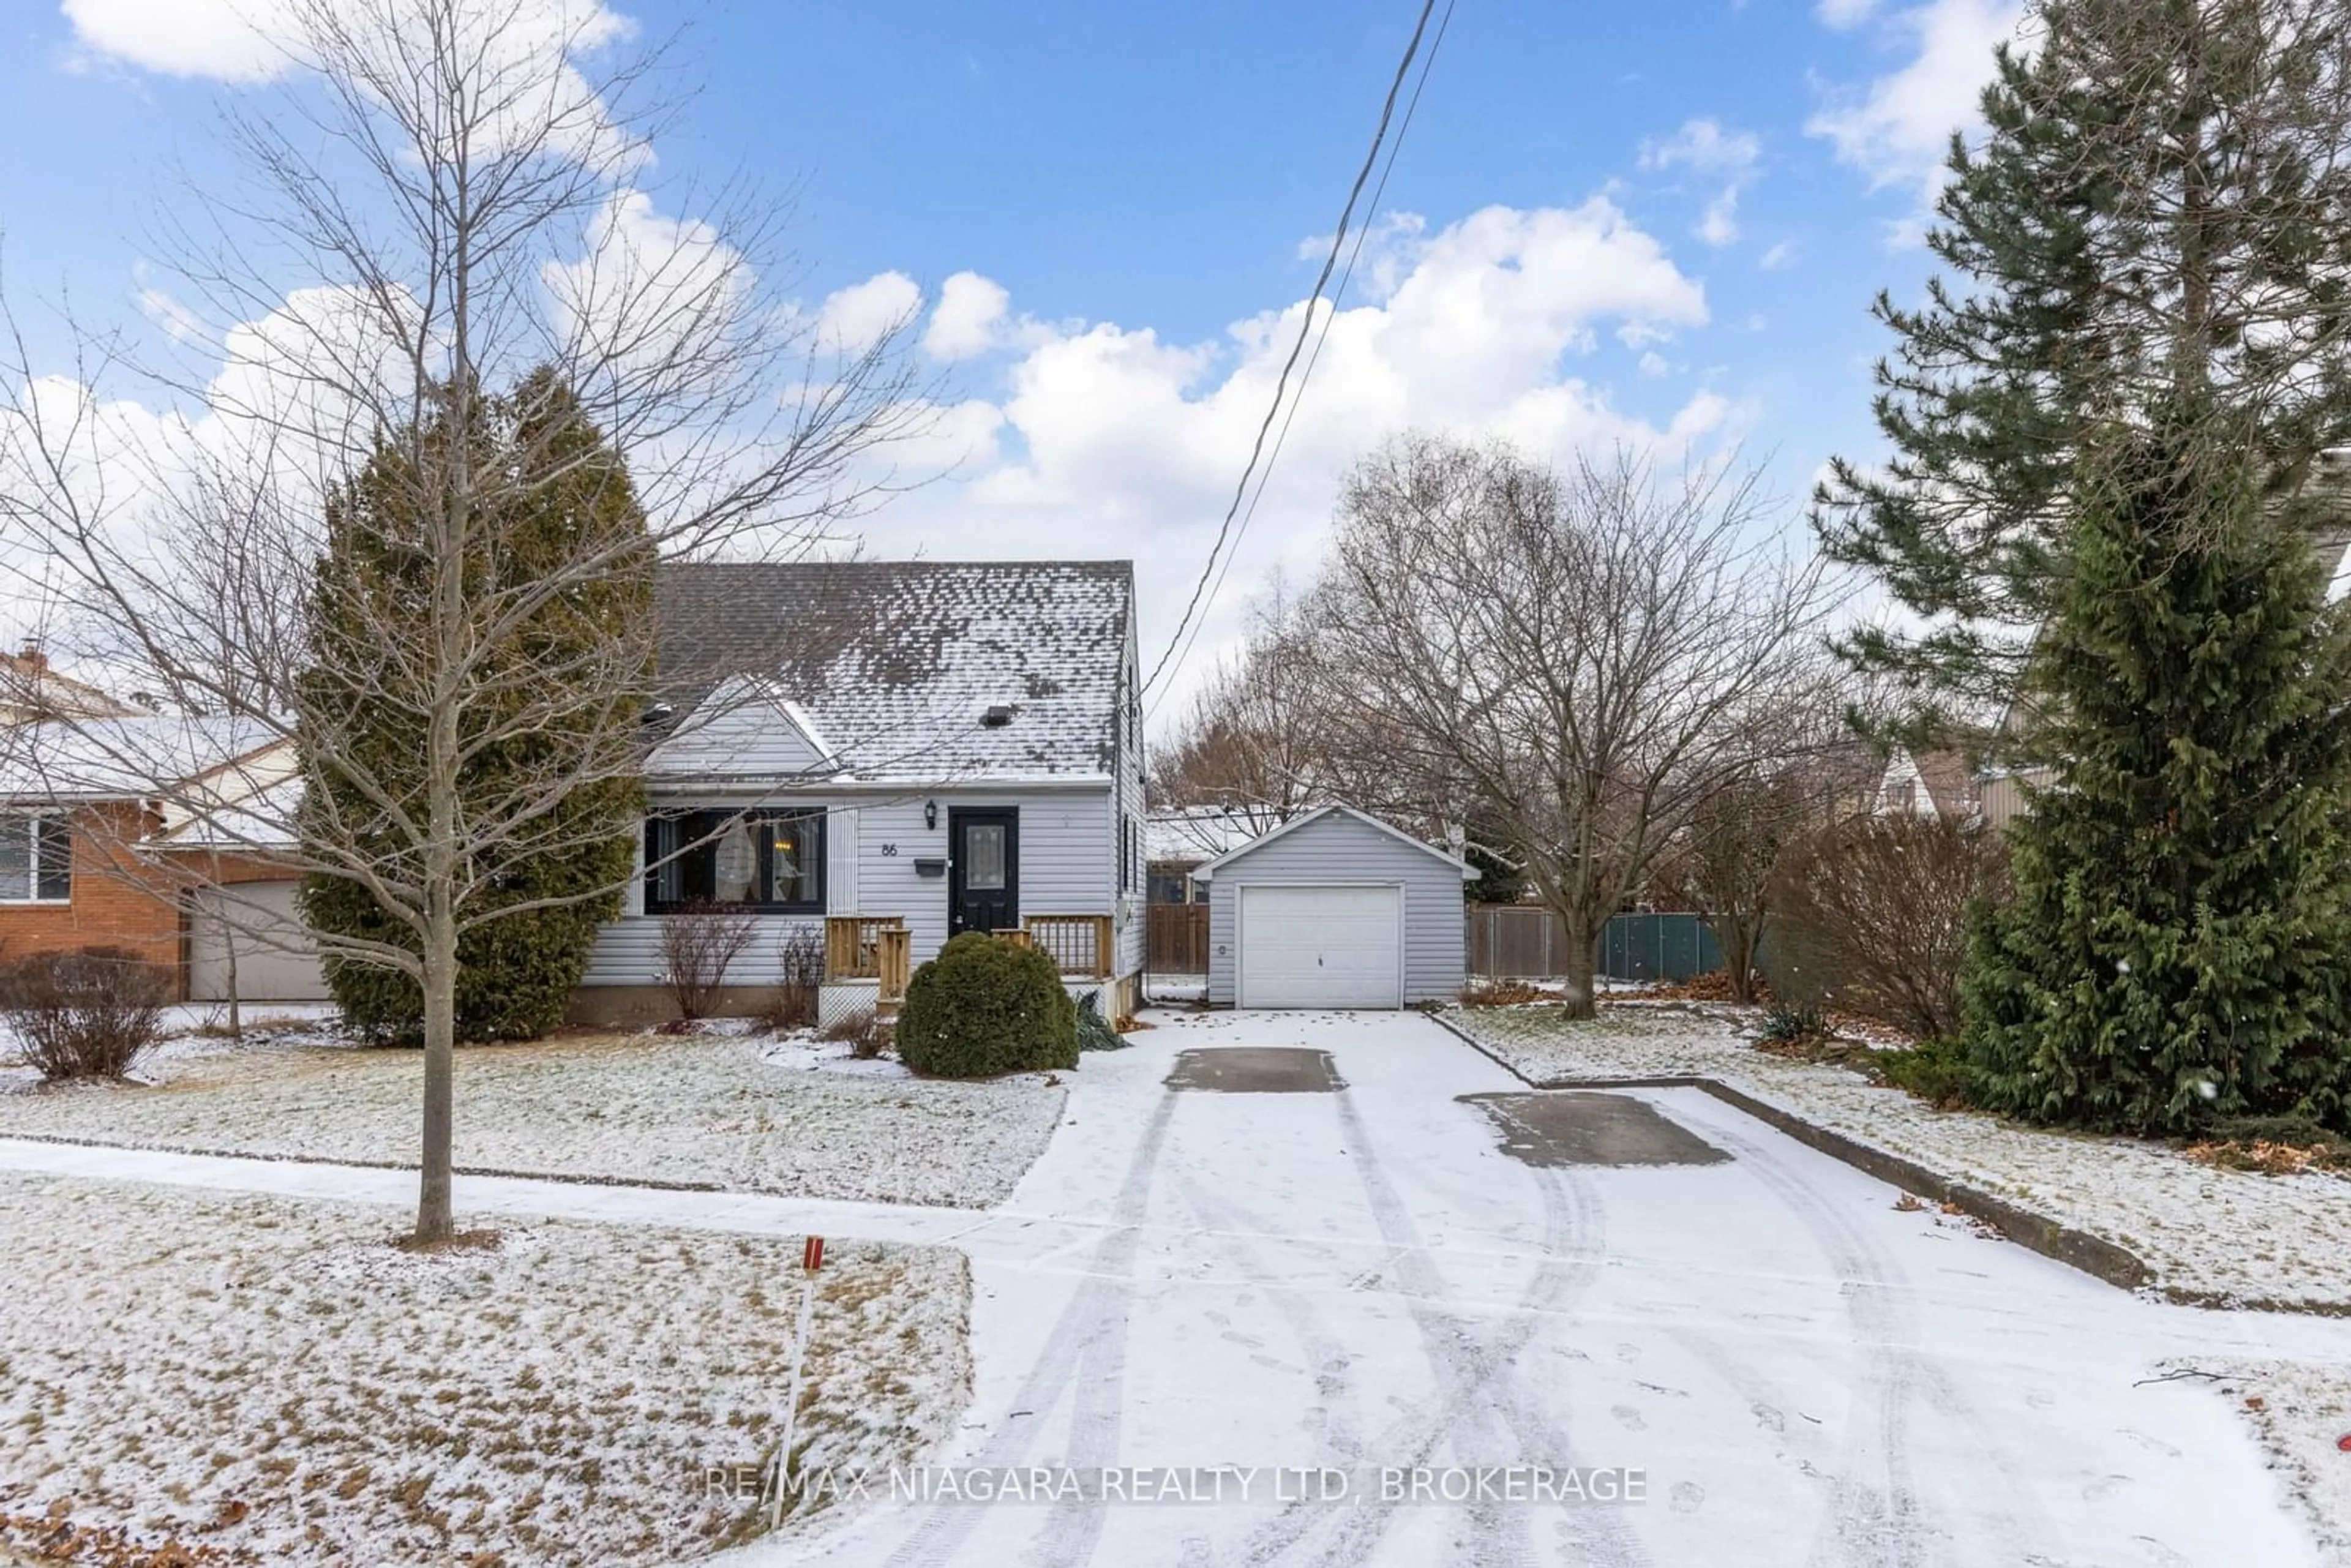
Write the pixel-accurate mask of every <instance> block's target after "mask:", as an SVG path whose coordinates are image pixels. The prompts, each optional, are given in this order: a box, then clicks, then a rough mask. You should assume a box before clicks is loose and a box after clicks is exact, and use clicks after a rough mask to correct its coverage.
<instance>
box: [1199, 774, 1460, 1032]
mask: <svg viewBox="0 0 2351 1568" xmlns="http://www.w3.org/2000/svg"><path fill="white" fill-rule="evenodd" d="M1477 874H1478V873H1476V872H1475V871H1473V870H1471V869H1470V867H1469V866H1468V863H1467V862H1463V861H1461V860H1458V859H1457V858H1455V857H1454V856H1452V855H1449V854H1447V853H1446V852H1444V851H1443V850H1439V849H1434V848H1431V847H1430V846H1429V845H1427V844H1424V843H1422V842H1421V841H1419V840H1417V839H1416V838H1414V837H1412V836H1411V835H1410V834H1408V833H1403V832H1399V831H1396V830H1395V829H1394V828H1391V827H1389V826H1388V825H1387V824H1386V823H1385V822H1383V821H1378V820H1377V819H1376V818H1373V817H1369V816H1366V815H1364V813H1363V812H1361V811H1358V810H1355V809H1354V808H1353V807H1352V806H1324V807H1322V808H1321V809H1320V810H1314V811H1310V812H1308V813H1307V814H1306V815H1304V816H1302V817H1295V818H1292V819H1291V820H1290V821H1288V822H1285V823H1283V824H1282V825H1281V826H1280V827H1279V828H1276V829H1275V830H1274V831H1271V832H1270V833H1268V834H1266V835H1265V836H1264V837H1263V838H1260V839H1254V840H1251V841H1249V842H1248V843H1246V844H1243V845H1242V846H1241V847H1240V848H1238V849H1237V850H1234V851H1232V852H1230V853H1228V854H1226V855H1223V856H1220V857H1219V858H1217V859H1216V860H1213V861H1210V862H1207V864H1206V865H1204V866H1201V867H1200V868H1199V869H1198V870H1196V871H1195V872H1194V873H1192V877H1193V880H1194V881H1196V882H1203V883H1207V886H1208V1001H1209V1003H1210V1004H1211V1005H1212V1006H1216V1007H1242V1008H1400V1007H1403V1006H1404V1005H1405V1004H1406V1003H1408V1002H1419V1001H1440V1000H1443V999H1445V998H1449V997H1451V996H1452V995H1453V994H1454V993H1455V992H1457V991H1458V990H1459V989H1460V988H1461V979H1462V974H1463V967H1464V959H1463V953H1462V938H1463V929H1464V926H1463V921H1462V914H1461V884H1462V883H1463V882H1464V881H1466V880H1468V879H1469V878H1471V877H1474V876H1476V875H1477Z"/></svg>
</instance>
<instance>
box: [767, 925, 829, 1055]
mask: <svg viewBox="0 0 2351 1568" xmlns="http://www.w3.org/2000/svg"><path fill="white" fill-rule="evenodd" d="M823 984H824V933H823V932H821V931H820V930H819V929H818V928H817V927H815V926H813V925H795V926H793V927H791V929H789V931H787V932H785V933H784V939H783V942H782V943H781V945H779V946H778V947H777V949H776V994H775V996H774V998H772V999H770V1000H769V1002H768V1016H767V1024H768V1028H769V1029H772V1030H779V1031H780V1030H795V1029H813V1028H815V1027H816V1003H817V989H818V988H819V987H820V986H822V985H823Z"/></svg>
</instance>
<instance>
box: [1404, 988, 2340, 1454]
mask: <svg viewBox="0 0 2351 1568" xmlns="http://www.w3.org/2000/svg"><path fill="white" fill-rule="evenodd" d="M1751 1016H1752V1015H1751V1014H1749V1013H1746V1012H1742V1011H1741V1010H1740V1009H1730V1008H1722V1007H1709V1006H1706V1005H1703V1004H1697V1005H1690V1006H1672V1005H1657V1006H1643V1005H1639V1004H1618V1005H1615V1006H1612V1007H1607V1008H1604V1009H1603V1010H1602V1012H1601V1015H1600V1017H1599V1018H1597V1019H1593V1020H1590V1021H1588V1022H1576V1021H1573V1020H1571V1019H1566V1018H1563V1017H1562V1015H1561V1012H1560V1009H1557V1008H1554V1007H1550V1006H1545V1005H1536V1006H1531V1007H1513V1008H1459V1009H1453V1010H1450V1011H1448V1012H1447V1014H1446V1015H1445V1017H1446V1020H1447V1022H1449V1023H1451V1024H1453V1025H1455V1026H1456V1027H1458V1028H1459V1029H1460V1030H1463V1031H1464V1032H1466V1033H1468V1034H1469V1035H1470V1036H1472V1037H1473V1038H1474V1039H1476V1040H1478V1042H1479V1044H1481V1045H1483V1046H1484V1047H1485V1048H1486V1049H1487V1050H1489V1051H1491V1052H1493V1053H1494V1054H1495V1055H1496V1056H1498V1057H1499V1058H1501V1059H1502V1060H1503V1061H1507V1062H1509V1063H1510V1065H1511V1066H1512V1067H1513V1068H1515V1069H1517V1070H1518V1071H1520V1072H1521V1073H1523V1074H1524V1075H1525V1076H1526V1077H1528V1078H1529V1079H1531V1080H1533V1081H1534V1082H1538V1083H1559V1082H1572V1081H1573V1080H1576V1079H1589V1078H1611V1077H1656V1076H1669V1075H1680V1074H1694V1075H1698V1076H1701V1077H1708V1078H1713V1079H1717V1080H1719V1081H1720V1082H1724V1083H1727V1084H1729V1085H1730V1086H1731V1087H1733V1088H1736V1089H1740V1090H1742V1091H1744V1092H1747V1093H1750V1094H1752V1095H1754V1096H1755V1097H1756V1098H1757V1099H1760V1100H1763V1101H1767V1102H1769V1103H1772V1104H1774V1105H1778V1106H1780V1107H1782V1108H1783V1109H1785V1110H1787V1111H1790V1112H1792V1113H1794V1114H1796V1115H1798V1116H1801V1117H1802V1118H1803V1119H1804V1120H1806V1121H1808V1122H1811V1123H1813V1124H1815V1125H1817V1126H1822V1127H1826V1128H1828V1129H1830V1130H1832V1131H1834V1132H1837V1133H1842V1134H1844V1135H1845V1136H1846V1137H1849V1138H1852V1139H1854V1140H1855V1141H1856V1142H1859V1143H1863V1144H1867V1145H1871V1146H1873V1147H1876V1148H1879V1149H1883V1150H1886V1152H1887V1153H1889V1154H1894V1155H1901V1156H1902V1157H1904V1158H1906V1159H1909V1160H1913V1161H1916V1162H1917V1164H1919V1165H1922V1166H1927V1167H1928V1169H1930V1170H1933V1171H1936V1172H1938V1173H1939V1174H1941V1175H1942V1176H1946V1177H1948V1178H1949V1179H1951V1180H1953V1181H1957V1182H1960V1183H1963V1184H1965V1185H1967V1186H1972V1187H1976V1188H1978V1189H1980V1190H1981V1191H1984V1192H1988V1193H1991V1194H1992V1195H1994V1196H1996V1197H2003V1198H2007V1199H2009V1200H2010V1201H2011V1202H2014V1203H2016V1204H2018V1205H2019V1206H2021V1207H2024V1208H2028V1209H2030V1210H2032V1211H2033V1212H2034V1213H2037V1214H2039V1215H2042V1216H2043V1217H2044V1218H2049V1219H2053V1220H2056V1221H2058V1222H2059V1223H2061V1224H2064V1225H2069V1226H2072V1227H2074V1228H2076V1229H2079V1230H2084V1231H2087V1232H2089V1233H2090V1234H2091V1235H2094V1236H2098V1237H2103V1238H2105V1239H2107V1240H2109V1241H2113V1242H2116V1243H2117V1244H2119V1245H2120V1246H2122V1247H2125V1248H2127V1249H2129V1250H2130V1251H2132V1252H2134V1253H2136V1254H2137V1256H2138V1257H2139V1258H2140V1259H2141V1260H2144V1261H2145V1262H2146V1263H2147V1267H2148V1268H2149V1269H2151V1270H2154V1273H2155V1276H2156V1283H2157V1284H2158V1286H2160V1287H2162V1288H2163V1289H2166V1290H2168V1291H2176V1292H2180V1293H2182V1294H2185V1295H2189V1296H2192V1297H2199V1298H2210V1299H2216V1300H2222V1301H2242V1302H2258V1303H2267V1304H2273V1305H2281V1306H2287V1305H2290V1306H2297V1307H2305V1308H2308V1307H2319V1308H2331V1309H2345V1308H2351V1180H2346V1179H2345V1178H2344V1177H2342V1176H2319V1175H2313V1176H2261V1175H2258V1174H2253V1173H2249V1172H2241V1171H2231V1170H2222V1169H2216V1168H2214V1167H2213V1166H2208V1165H2204V1164H2201V1163H2199V1162H2198V1161H2195V1160H2191V1159H2189V1158H2187V1157H2185V1156H2183V1155H2180V1154H2179V1153H2178V1152H2176V1151H2175V1150H2173V1149H2170V1148H2168V1147H2166V1146H2164V1145H2159V1144H2148V1143H2140V1142H2137V1141H2133V1140H2128V1139H2118V1138H2099V1137H2086V1136H2078V1135H2073V1134H2061V1133H2050V1132H2043V1131H2036V1130H2032V1129H2027V1128H2022V1127H2018V1126H2013V1125H2011V1124H2004V1123H2002V1122H2000V1121H1998V1120H1996V1119H1994V1118H1992V1117H1991V1116H1985V1115H1980V1114H1977V1113H1970V1112H1949V1111H1937V1110H1933V1109H1931V1108H1929V1107H1928V1105H1926V1104H1925V1103H1922V1102H1920V1101H1917V1100H1914V1099H1912V1098H1911V1097H1910V1096H1909V1095H1907V1094H1906V1093H1904V1092H1902V1091H1900V1090H1898V1089H1890V1088H1884V1087H1880V1086H1878V1085H1876V1084H1874V1083H1872V1082H1870V1081H1869V1080H1868V1079H1866V1078H1865V1077H1864V1076H1862V1075H1861V1074H1860V1073H1858V1072H1856V1071H1852V1070H1851V1069H1848V1068H1844V1067H1837V1066H1831V1065H1822V1064H1813V1063H1806V1062H1800V1061H1787V1060H1784V1059H1782V1058H1780V1057H1777V1056H1773V1055H1771V1054H1770V1053H1768V1052H1765V1051H1757V1050H1755V1049H1753V1048H1752V1046H1751V1045H1750V1043H1749V1041H1748V1039H1747V1038H1746V1036H1745V1035H1744V1034H1742V1033H1741V1030H1751V1027H1752V1024H1751ZM2338 1457H2339V1456H2338ZM2345 1463H2346V1465H2351V1458H2346V1459H2345Z"/></svg>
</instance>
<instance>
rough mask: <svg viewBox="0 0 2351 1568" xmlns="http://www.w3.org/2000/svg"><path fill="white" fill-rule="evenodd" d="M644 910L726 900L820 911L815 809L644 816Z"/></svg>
mask: <svg viewBox="0 0 2351 1568" xmlns="http://www.w3.org/2000/svg"><path fill="white" fill-rule="evenodd" d="M645 866H646V871H645V913H646V914H648V915H665V914H667V913H669V912H670V911H672V910H674V909H680V908H683V907H684V906H685V905H687V904H735V905H737V906H739V907H742V908H745V909H762V910H771V911H774V912H776V913H778V914H790V915H819V914H822V913H823V911H824V813H823V812H822V811H747V812H732V811H682V812H678V813H675V814H672V815H664V816H657V817H650V818H647V819H646V821H645Z"/></svg>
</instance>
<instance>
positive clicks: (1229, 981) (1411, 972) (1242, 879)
mask: <svg viewBox="0 0 2351 1568" xmlns="http://www.w3.org/2000/svg"><path fill="white" fill-rule="evenodd" d="M1250 883H1284V884H1288V885H1291V886H1301V885H1306V886H1311V885H1335V884H1341V883H1386V884H1390V885H1393V886H1396V887H1400V888H1402V889H1403V890H1404V999H1405V1001H1407V1002H1421V1001H1441V1000H1444V999H1446V998H1450V997H1451V996H1453V995H1454V994H1455V993H1456V992H1458V991H1459V990H1460V989H1461V983H1462V976H1463V972H1464V968H1465V966H1466V964H1467V962H1468V960H1467V956H1466V954H1465V953H1464V950H1463V944H1464V941H1465V933H1466V929H1467V928H1466V925H1465V923H1464V921H1463V918H1462V913H1461V909H1462V900H1461V885H1462V884H1461V872H1460V868H1459V867H1458V866H1456V865H1454V864H1452V863H1451V862H1448V861H1445V860H1441V859H1439V858H1438V857H1437V856H1436V855H1433V854H1430V853H1428V852H1426V851H1424V850H1419V849H1416V848H1415V847H1414V846H1412V845H1411V844H1408V843H1405V841H1402V840H1400V839H1397V838H1395V837H1394V836H1393V835H1391V834H1388V833H1384V832H1382V831H1380V830H1379V829H1377V828H1375V827H1373V826H1372V825H1370V824H1369V823H1367V822H1364V821H1360V820H1358V819H1356V818H1354V817H1350V816H1347V815H1345V814H1343V813H1338V812H1334V813H1332V814H1331V815H1329V816H1326V817H1319V818H1317V819H1316V820H1314V821H1311V822H1308V823H1306V824H1305V825H1304V826H1303V827H1300V828H1297V829H1295V830H1293V831H1290V832H1289V833H1286V834H1284V835H1283V836H1282V837H1280V838H1279V839H1275V840H1272V841H1270V842H1267V843H1264V844H1262V845H1260V846H1259V847H1257V848H1254V849H1251V850H1249V852H1247V853H1246V854H1244V855H1242V856H1241V857H1240V858H1239V859H1238V860H1235V861H1232V862H1228V863H1227V864H1225V865H1220V866H1218V867H1217V869H1216V872H1215V874H1214V875H1213V876H1211V877H1210V879H1209V881H1208V1002H1209V1005H1211V1006H1212V1007H1226V1008H1228V1007H1231V1006H1232V1005H1233V1003H1234V989H1235V983H1236V978H1237V977H1238V965H1237V964H1236V961H1235V960H1236V958H1237V957H1238V954H1237V952H1236V950H1235V948H1234V945H1233V936H1234V932H1235V929H1236V927H1237V925H1238V921H1237V919H1236V915H1238V904H1239V896H1240V890H1241V889H1242V888H1243V887H1245V886H1248V885H1249V884H1250Z"/></svg>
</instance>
